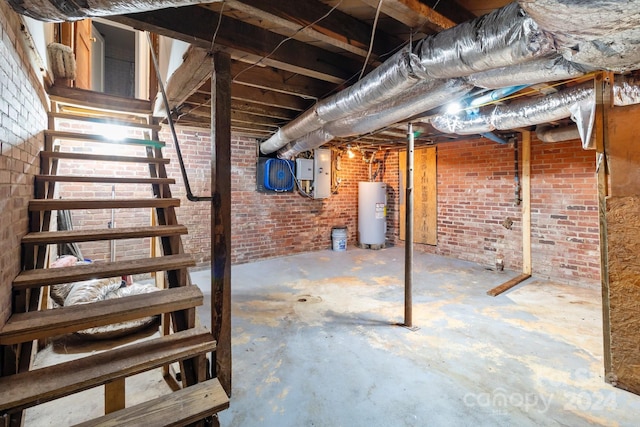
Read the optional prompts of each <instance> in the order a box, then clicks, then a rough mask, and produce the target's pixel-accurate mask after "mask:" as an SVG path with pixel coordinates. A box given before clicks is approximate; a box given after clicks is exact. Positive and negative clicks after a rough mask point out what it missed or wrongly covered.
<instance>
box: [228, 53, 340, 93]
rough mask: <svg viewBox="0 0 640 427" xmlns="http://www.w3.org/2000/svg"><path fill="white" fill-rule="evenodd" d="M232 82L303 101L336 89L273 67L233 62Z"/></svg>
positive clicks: (328, 84)
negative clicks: (298, 98)
mask: <svg viewBox="0 0 640 427" xmlns="http://www.w3.org/2000/svg"><path fill="white" fill-rule="evenodd" d="M231 75H232V77H233V82H234V83H238V84H242V85H245V86H251V87H256V88H260V89H266V90H272V91H275V92H280V93H285V94H288V95H297V96H300V97H301V98H305V99H316V98H320V97H323V96H324V95H325V94H327V93H329V92H331V91H332V90H335V89H336V85H335V84H331V83H327V82H325V81H322V80H318V79H314V78H309V77H305V76H300V75H295V74H292V73H290V72H288V71H283V70H278V69H276V68H273V67H259V66H255V67H252V66H251V64H247V63H244V62H239V61H234V62H233V63H232V64H231Z"/></svg>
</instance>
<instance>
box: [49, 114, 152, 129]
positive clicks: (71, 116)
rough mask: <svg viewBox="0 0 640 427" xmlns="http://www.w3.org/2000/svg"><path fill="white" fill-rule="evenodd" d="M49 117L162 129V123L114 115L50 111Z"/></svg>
mask: <svg viewBox="0 0 640 427" xmlns="http://www.w3.org/2000/svg"><path fill="white" fill-rule="evenodd" d="M49 117H51V118H53V119H64V120H74V121H82V122H90V123H101V124H107V125H116V126H127V127H132V128H140V129H151V130H160V129H161V126H160V125H155V124H148V123H141V122H136V121H134V120H126V119H119V118H113V117H100V116H84V115H81V114H71V113H49Z"/></svg>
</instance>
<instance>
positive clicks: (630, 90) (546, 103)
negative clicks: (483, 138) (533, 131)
mask: <svg viewBox="0 0 640 427" xmlns="http://www.w3.org/2000/svg"><path fill="white" fill-rule="evenodd" d="M613 89H614V105H629V104H637V103H640V96H639V94H640V82H638V81H636V80H634V79H623V78H620V79H616V82H615V85H614V88H613ZM590 100H592V102H595V93H594V89H593V83H591V82H588V83H584V84H581V85H578V86H574V87H572V88H569V89H565V90H563V91H560V92H557V93H554V94H551V95H547V96H544V97H540V98H530V99H523V100H519V101H516V102H512V103H510V104H508V105H497V106H495V107H488V108H484V109H482V110H481V111H480V112H479V113H478V114H467V113H466V112H464V111H463V112H460V113H457V114H446V113H444V114H439V115H436V116H433V117H431V119H430V122H431V125H432V126H433V127H434V128H436V129H437V130H439V131H440V132H445V133H457V134H460V135H469V134H479V133H482V132H486V131H487V130H493V129H498V130H510V129H515V128H519V127H527V126H533V125H538V124H541V123H548V122H552V121H556V120H561V119H565V118H567V117H570V116H571V114H572V112H571V107H572V106H573V105H576V104H579V103H581V102H583V101H590ZM492 128H493V129H492Z"/></svg>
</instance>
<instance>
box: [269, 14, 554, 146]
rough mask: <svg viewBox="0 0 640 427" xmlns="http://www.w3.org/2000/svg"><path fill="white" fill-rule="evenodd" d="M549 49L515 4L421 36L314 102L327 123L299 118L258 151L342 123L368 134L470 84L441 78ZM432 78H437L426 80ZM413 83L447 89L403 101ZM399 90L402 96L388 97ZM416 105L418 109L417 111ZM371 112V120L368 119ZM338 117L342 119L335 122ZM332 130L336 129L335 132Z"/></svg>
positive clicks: (548, 43)
mask: <svg viewBox="0 0 640 427" xmlns="http://www.w3.org/2000/svg"><path fill="white" fill-rule="evenodd" d="M552 51H553V40H552V39H551V37H550V36H549V35H548V34H546V33H544V32H543V31H541V30H540V29H539V28H538V27H537V25H536V23H535V22H534V21H533V20H532V19H531V18H530V17H528V16H527V15H526V13H524V12H523V10H522V9H521V8H520V7H519V6H518V4H517V3H512V4H510V5H508V6H506V7H504V8H502V9H498V10H495V11H493V12H492V13H490V14H488V15H485V16H483V17H480V18H477V19H475V20H473V21H470V22H468V23H465V24H461V25H458V26H456V27H453V28H450V29H448V30H445V31H442V32H440V33H438V34H436V35H434V36H431V37H427V38H425V39H423V40H422V41H421V42H420V43H419V44H418V45H417V46H416V48H415V49H414V52H413V53H412V54H410V53H408V52H401V53H399V54H396V55H394V56H393V57H392V58H390V59H389V60H388V61H386V62H385V63H384V64H383V65H382V66H380V67H378V69H376V70H374V71H373V72H372V73H369V74H368V75H367V76H366V77H365V78H364V79H362V80H361V81H360V82H358V83H356V84H355V85H353V86H352V87H350V88H349V89H346V90H344V91H342V92H339V93H338V94H336V95H334V96H332V97H330V98H327V99H325V100H322V101H320V102H319V103H318V104H316V106H314V107H313V108H312V110H313V111H314V112H315V114H317V117H318V119H319V121H321V122H327V124H326V125H320V126H316V127H314V126H308V127H304V128H303V127H301V126H299V124H300V122H299V121H297V120H294V121H293V122H291V123H290V124H288V125H286V126H284V127H282V128H281V129H280V130H279V131H278V132H277V133H276V134H275V135H273V136H272V137H271V138H269V139H268V140H267V141H265V142H264V143H262V144H261V146H260V150H261V151H262V153H264V154H268V153H272V152H274V151H276V150H279V149H280V148H282V147H284V146H285V145H287V144H288V143H289V142H291V141H293V140H295V139H297V138H304V137H305V135H307V134H310V133H312V132H315V131H317V130H318V129H324V131H325V132H324V134H325V135H327V134H331V135H335V136H340V135H338V133H341V134H344V133H346V132H347V131H346V130H345V129H346V128H347V127H351V128H352V130H351V131H349V134H358V133H363V132H358V131H357V130H356V129H358V130H360V131H362V130H363V129H367V131H366V132H371V131H373V130H376V129H379V128H381V127H384V126H386V125H388V124H392V123H394V122H397V121H400V120H403V119H406V118H408V117H410V116H412V115H415V114H417V113H420V112H423V111H425V109H430V108H434V107H437V106H438V105H441V104H442V103H444V102H446V101H449V100H451V99H452V98H455V96H456V93H459V92H460V87H461V86H464V87H465V91H468V89H470V86H471V85H469V84H468V83H461V82H460V81H458V80H454V81H451V82H448V81H446V80H444V79H456V78H459V77H464V76H468V75H470V74H473V73H476V72H481V71H486V70H489V69H493V68H496V67H499V66H506V65H513V64H518V63H522V62H525V61H529V60H531V59H534V58H537V57H539V56H543V55H546V54H548V53H550V52H552ZM378 70H379V71H378ZM432 79H443V80H441V81H437V82H433V83H432V82H431V80H432ZM419 82H426V83H424V84H425V85H427V86H430V85H432V86H433V87H434V88H436V89H437V88H440V87H448V88H450V89H451V90H452V92H451V93H450V94H449V96H446V95H445V96H442V95H441V94H440V92H437V93H434V94H433V95H432V94H430V93H423V91H422V90H419V93H420V96H421V97H425V98H428V97H431V96H433V101H431V100H428V99H427V100H424V101H423V100H420V101H418V100H416V99H413V100H412V101H409V98H411V97H412V96H414V94H415V93H418V92H414V90H416V88H417V85H418V84H422V83H419ZM414 86H415V87H414ZM407 92H409V93H407ZM405 93H406V95H405V96H406V98H403V99H402V100H400V101H398V100H396V101H390V100H391V99H393V98H395V97H397V96H400V94H405ZM419 102H423V103H424V106H426V107H419V105H420V104H419ZM386 108H390V109H391V110H390V111H389V115H388V117H392V116H393V117H394V118H395V120H394V121H388V120H384V118H385V116H386V114H387V112H386ZM419 108H424V109H422V110H419V111H418V109H419ZM372 111H373V112H374V115H375V116H376V118H375V119H373V118H371V117H370V116H371V112H372ZM401 112H402V114H401ZM354 113H355V115H354ZM362 119H370V120H368V123H364V124H361V125H360V124H358V123H359V121H360V120H362ZM343 120H344V123H341V121H343ZM374 123H375V126H377V127H375V128H373V127H372V126H374ZM382 123H384V124H382ZM335 130H339V132H338V133H336V132H335ZM303 131H305V132H303ZM296 146H297V144H296V143H295V142H294V144H292V145H289V148H288V149H286V150H283V151H281V152H280V153H279V154H280V155H284V154H285V153H287V154H288V155H290V154H291V153H292V152H293V150H292V147H296ZM314 148H315V147H314ZM296 154H297V153H296Z"/></svg>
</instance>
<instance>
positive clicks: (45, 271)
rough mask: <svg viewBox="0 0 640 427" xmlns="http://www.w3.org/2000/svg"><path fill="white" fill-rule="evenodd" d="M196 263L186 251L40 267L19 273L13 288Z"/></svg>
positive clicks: (145, 271)
mask: <svg viewBox="0 0 640 427" xmlns="http://www.w3.org/2000/svg"><path fill="white" fill-rule="evenodd" d="M194 266H195V260H194V259H193V257H191V256H190V255H187V254H177V255H167V256H162V257H156V258H141V259H133V260H127V261H114V262H106V261H105V262H95V263H93V264H85V265H75V266H73V267H65V268H38V269H35V270H25V271H23V272H21V273H20V274H18V276H17V277H16V278H15V279H14V281H13V289H15V290H20V289H27V288H34V287H38V286H44V285H59V284H61V283H72V282H78V281H81V280H89V279H99V278H104V277H117V276H124V275H130V274H141V273H150V272H152V271H166V270H176V269H179V268H186V267H194Z"/></svg>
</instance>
